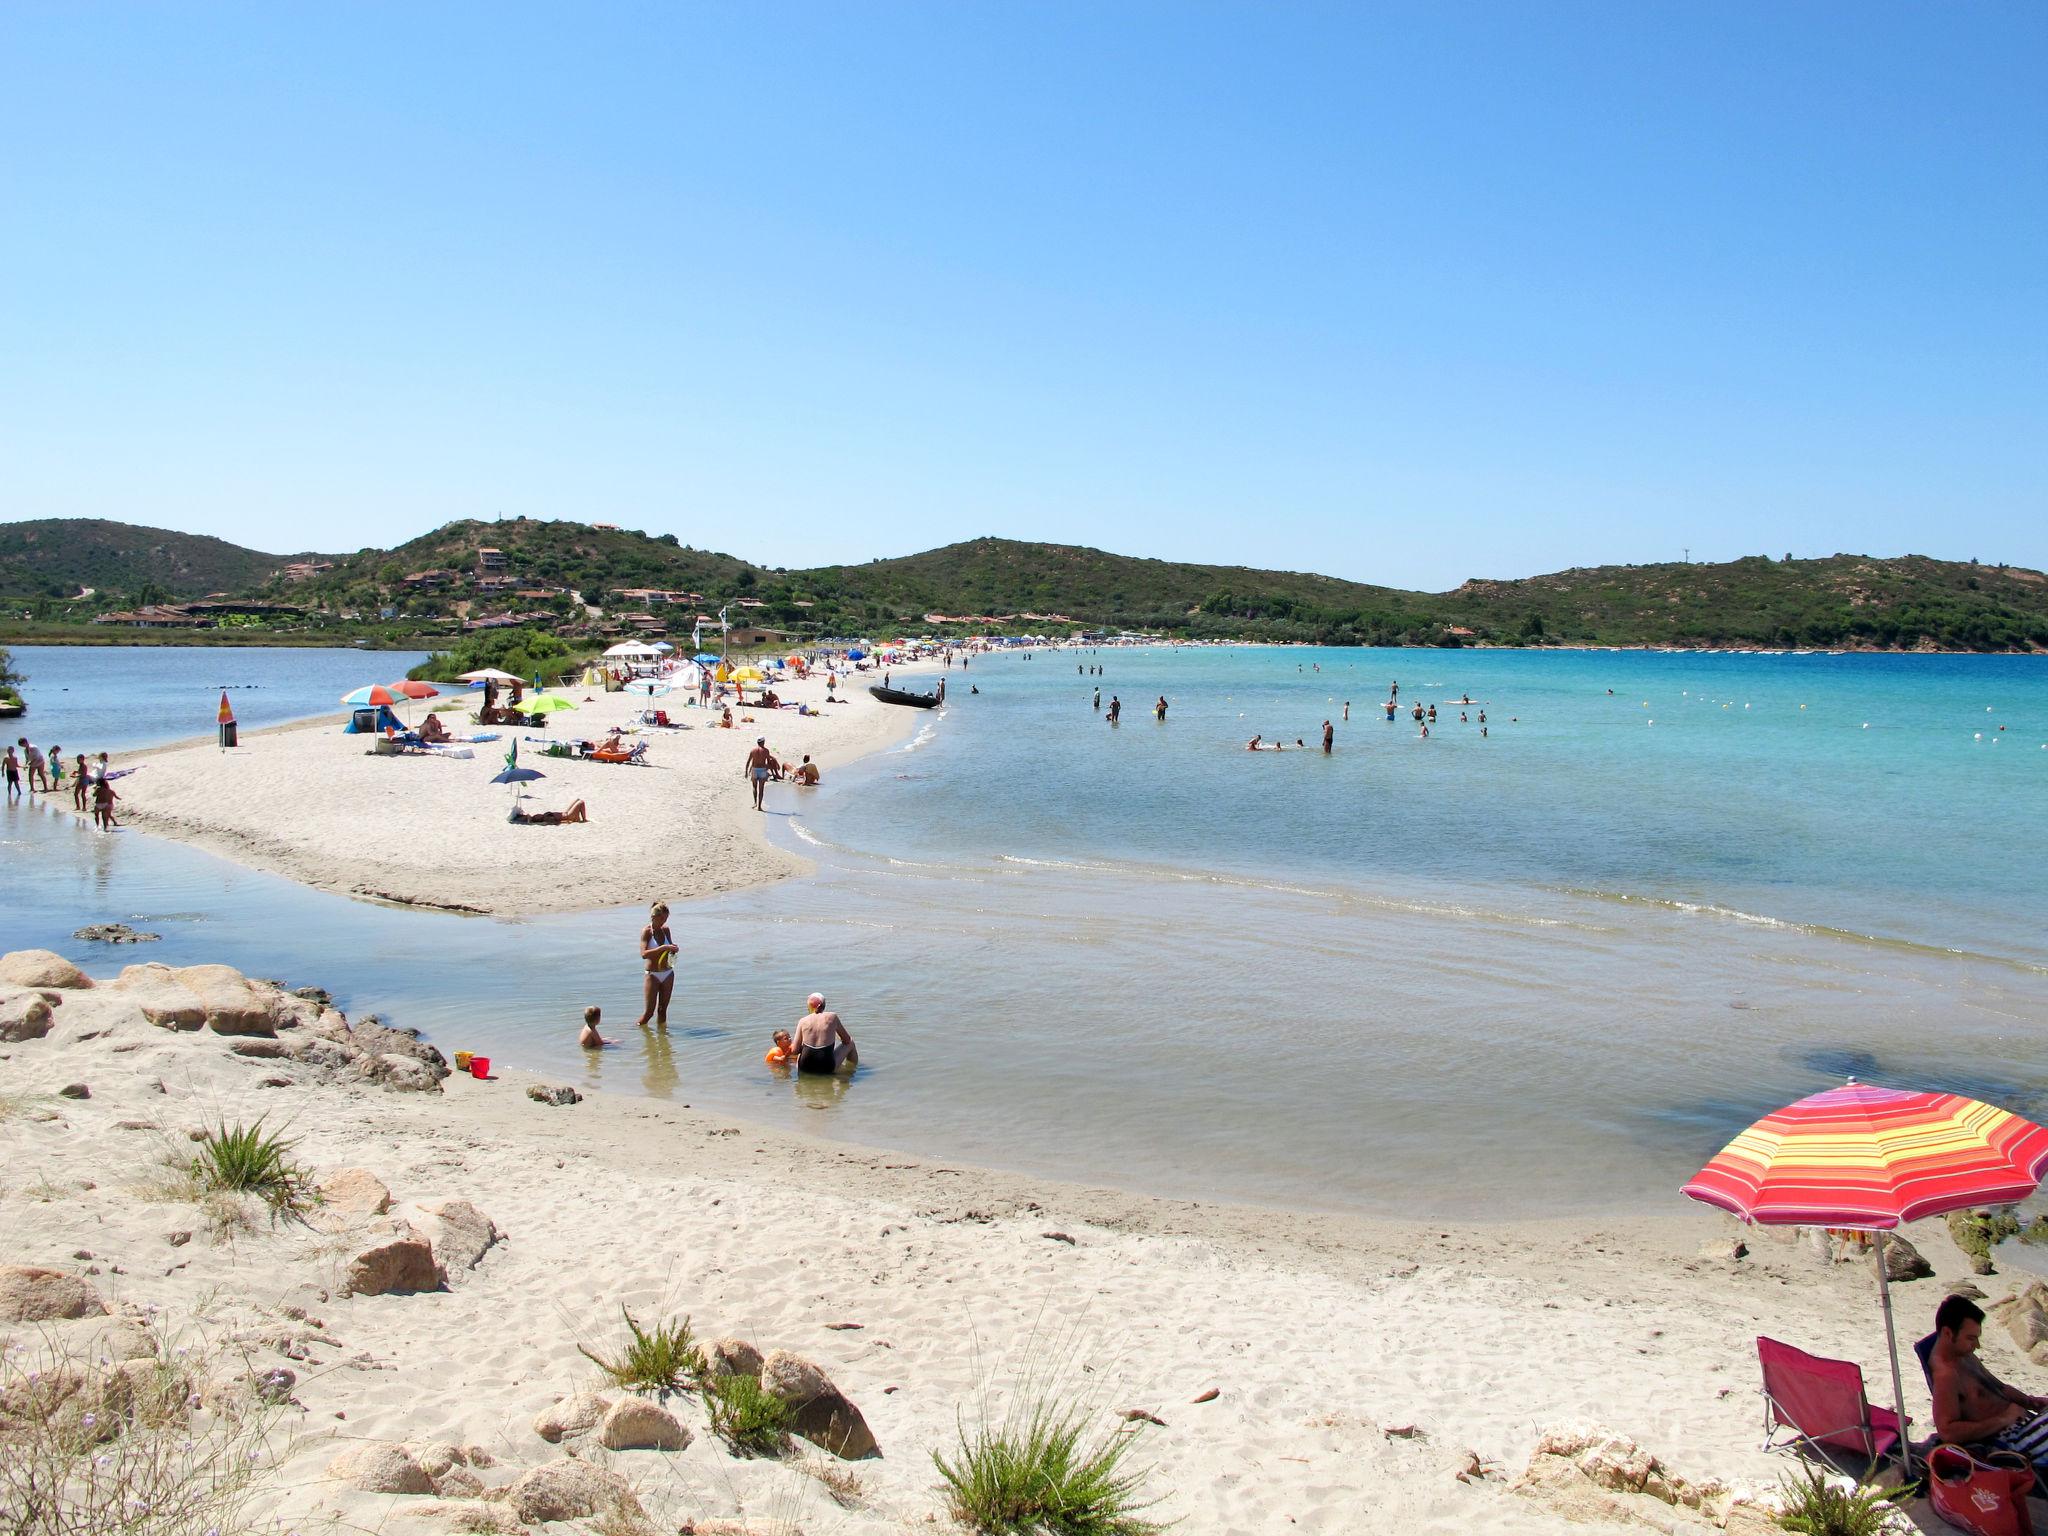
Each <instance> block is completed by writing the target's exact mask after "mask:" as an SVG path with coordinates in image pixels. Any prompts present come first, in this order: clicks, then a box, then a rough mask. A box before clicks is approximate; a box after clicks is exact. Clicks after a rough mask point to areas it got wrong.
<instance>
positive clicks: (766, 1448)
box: [704, 1376, 790, 1456]
mask: <svg viewBox="0 0 2048 1536" xmlns="http://www.w3.org/2000/svg"><path fill="white" fill-rule="evenodd" d="M704 1406H705V1408H706V1409H707V1410H708V1411H709V1413H710V1415H711V1431H712V1433H713V1434H715V1435H717V1436H718V1438H719V1439H721V1440H723V1441H724V1442H725V1443H726V1444H727V1445H729V1446H731V1447H732V1448H733V1450H734V1451H736V1452H737V1453H738V1454H740V1455H742V1456H779V1455H781V1454H782V1452H783V1451H784V1450H785V1449H786V1448H787V1447H788V1445H789V1419H790V1412H789V1405H788V1404H787V1403H785V1402H783V1401H782V1399H781V1398H779V1397H776V1396H774V1395H773V1394H771V1393H769V1392H767V1391H766V1390H764V1389H763V1388H762V1386H761V1383H760V1380H759V1379H758V1378H757V1377H753V1376H714V1377H712V1378H711V1380H709V1381H707V1382H706V1383H705V1384H704Z"/></svg>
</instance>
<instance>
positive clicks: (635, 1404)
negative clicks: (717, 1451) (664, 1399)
mask: <svg viewBox="0 0 2048 1536" xmlns="http://www.w3.org/2000/svg"><path fill="white" fill-rule="evenodd" d="M597 1440H598V1444H600V1445H602V1446H603V1447H604V1448H605V1449H606V1450H608V1451H680V1450H681V1449H682V1448H683V1447H684V1446H686V1445H688V1444H689V1443H690V1432H689V1431H688V1430H687V1429H685V1428H683V1424H682V1420H680V1419H678V1418H677V1417H676V1416H675V1415H674V1414H672V1413H670V1412H669V1411H668V1410H667V1409H666V1408H664V1407H662V1406H661V1405H660V1404H659V1403H650V1402H648V1401H647V1399H646V1398H644V1397H628V1398H623V1399H621V1400H620V1401H618V1402H616V1403H613V1404H612V1406H611V1407H610V1409H609V1410H607V1411H606V1413H605V1416H604V1420H603V1422H602V1423H600V1424H599V1425H598V1427H597Z"/></svg>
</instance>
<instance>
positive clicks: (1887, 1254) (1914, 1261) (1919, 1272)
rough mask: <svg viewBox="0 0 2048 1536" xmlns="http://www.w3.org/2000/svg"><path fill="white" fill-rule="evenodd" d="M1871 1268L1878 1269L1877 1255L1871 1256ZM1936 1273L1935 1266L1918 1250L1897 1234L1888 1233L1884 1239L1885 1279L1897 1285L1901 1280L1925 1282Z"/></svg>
mask: <svg viewBox="0 0 2048 1536" xmlns="http://www.w3.org/2000/svg"><path fill="white" fill-rule="evenodd" d="M1870 1264H1871V1268H1872V1269H1875V1268H1876V1267H1877V1255H1876V1254H1874V1253H1873V1254H1872V1255H1871V1256H1870ZM1933 1273H1934V1266H1933V1265H1932V1264H1930V1263H1928V1262H1927V1260H1926V1258H1925V1257H1924V1256H1923V1255H1922V1254H1921V1252H1920V1250H1919V1249H1918V1248H1915V1247H1914V1246H1913V1245H1912V1244H1911V1243H1909V1242H1907V1241H1906V1240H1905V1239H1904V1238H1903V1237H1901V1236H1899V1234H1898V1233H1896V1232H1887V1233H1886V1234H1885V1239H1884V1277H1885V1279H1887V1280H1889V1281H1891V1282H1892V1283H1894V1284H1897V1283H1898V1282H1899V1281H1901V1280H1925V1279H1926V1278H1927V1277H1928V1276H1929V1275H1931V1274H1933Z"/></svg>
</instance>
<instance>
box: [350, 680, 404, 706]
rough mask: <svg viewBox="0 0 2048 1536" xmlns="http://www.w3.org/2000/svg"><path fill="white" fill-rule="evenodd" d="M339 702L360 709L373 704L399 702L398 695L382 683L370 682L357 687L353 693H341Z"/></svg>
mask: <svg viewBox="0 0 2048 1536" xmlns="http://www.w3.org/2000/svg"><path fill="white" fill-rule="evenodd" d="M341 702H342V703H344V704H347V705H349V706H350V707H351V708H354V709H362V708H364V707H366V706H368V705H373V704H396V703H399V702H400V696H399V695H398V694H395V693H393V692H392V691H391V690H390V689H389V688H386V687H385V686H384V685H383V684H382V683H371V684H369V685H367V686H365V687H362V688H358V689H357V690H356V691H355V692H354V693H345V694H343V695H342V696H341Z"/></svg>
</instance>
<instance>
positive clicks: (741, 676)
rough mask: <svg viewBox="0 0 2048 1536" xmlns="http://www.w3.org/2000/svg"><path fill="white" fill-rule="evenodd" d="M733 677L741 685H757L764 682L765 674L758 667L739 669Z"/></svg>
mask: <svg viewBox="0 0 2048 1536" xmlns="http://www.w3.org/2000/svg"><path fill="white" fill-rule="evenodd" d="M733 677H734V678H735V679H737V680H738V681H740V682H742V683H759V682H764V681H766V678H767V674H765V673H764V672H762V670H761V669H760V668H759V667H741V668H740V669H739V670H738V671H737V672H735V673H733Z"/></svg>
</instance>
